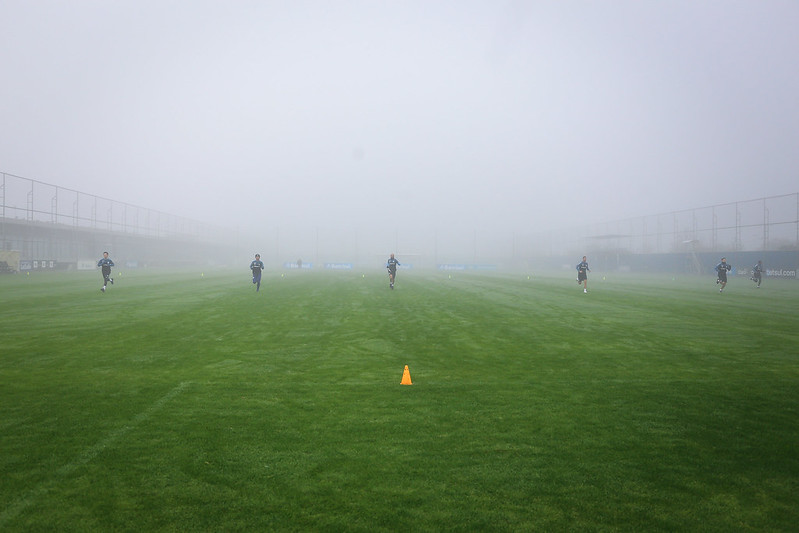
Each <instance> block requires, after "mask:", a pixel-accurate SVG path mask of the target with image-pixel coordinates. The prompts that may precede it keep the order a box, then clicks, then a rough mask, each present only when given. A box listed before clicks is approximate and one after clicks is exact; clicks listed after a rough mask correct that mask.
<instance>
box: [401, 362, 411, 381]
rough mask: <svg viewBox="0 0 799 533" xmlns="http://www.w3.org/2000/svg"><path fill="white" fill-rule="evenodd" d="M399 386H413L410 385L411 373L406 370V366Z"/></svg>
mask: <svg viewBox="0 0 799 533" xmlns="http://www.w3.org/2000/svg"><path fill="white" fill-rule="evenodd" d="M400 385H413V383H411V372H410V370H408V365H405V370H403V371H402V381H401V382H400Z"/></svg>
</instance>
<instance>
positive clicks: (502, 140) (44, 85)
mask: <svg viewBox="0 0 799 533" xmlns="http://www.w3.org/2000/svg"><path fill="white" fill-rule="evenodd" d="M797 27H799V4H797V3H796V2H793V1H770V2H767V3H761V2H728V1H715V0H709V1H701V2H696V1H689V0H684V1H680V0H678V1H673V2H627V1H610V2H589V1H568V2H543V1H542V2H538V1H530V2H527V1H518V2H488V1H465V2H421V1H408V2H371V1H345V2H322V1H300V2H261V1H241V0H233V1H224V2H223V1H205V2H194V1H188V0H185V1H173V2H163V1H137V2H91V1H81V0H77V1H71V2H60V1H55V0H44V1H37V2H28V1H23V0H10V1H6V2H3V3H2V4H0V66H2V73H3V74H2V78H3V82H2V83H0V116H2V121H1V122H2V127H0V171H2V172H6V173H9V174H13V175H16V176H23V177H26V178H30V179H33V180H39V181H41V182H44V183H48V184H53V185H56V186H60V187H63V188H65V189H70V190H74V191H81V192H84V193H87V194H92V195H97V196H99V197H102V198H107V199H112V200H115V201H118V202H123V203H126V204H129V205H131V206H141V207H143V208H146V209H151V210H155V211H158V212H163V213H168V214H172V215H175V216H176V217H186V218H187V219H191V220H197V221H200V222H202V223H207V224H209V225H211V226H214V227H223V228H229V229H230V231H229V233H227V237H226V238H229V239H231V240H233V241H235V242H236V243H237V245H238V246H239V248H240V249H241V250H242V251H247V252H248V253H249V252H254V251H260V252H261V253H263V254H265V256H268V257H269V258H270V259H272V258H275V257H277V258H278V259H279V260H281V261H284V260H295V259H297V258H300V257H307V258H311V259H313V258H316V259H318V260H329V261H337V260H341V261H371V260H372V259H371V258H374V260H375V261H382V260H383V259H384V256H387V254H388V253H390V252H391V251H396V252H398V253H400V254H405V255H406V256H414V255H415V254H420V255H426V256H433V257H435V258H441V259H442V260H452V261H473V262H479V261H483V260H490V259H491V258H493V257H514V256H517V255H518V250H517V249H518V247H520V246H522V245H523V246H531V245H532V243H534V241H535V237H534V236H535V235H537V234H540V233H549V232H553V231H561V230H566V229H568V228H570V227H575V226H580V225H584V224H595V223H602V222H606V221H613V220H619V219H625V218H631V217H639V216H646V215H651V214H655V213H664V212H670V211H677V210H682V209H690V208H698V207H705V206H711V205H714V204H723V203H727V202H736V201H740V200H747V199H752V198H761V197H767V196H773V195H784V194H789V193H795V192H797V175H798V173H797V170H798V169H799V150H797V149H796V147H795V141H796V139H797V138H799V105H797V99H796V95H797V94H799V54H797V53H796V51H797V50H799V32H797V31H796V28H797ZM11 196H12V192H11V191H10V190H9V191H6V197H5V200H6V201H7V203H9V204H10V202H11ZM21 201H22V202H24V201H25V200H21ZM62 203H63V202H62ZM67 209H70V208H67ZM74 209H75V210H76V211H77V209H79V207H75V208H74ZM131 209H132V208H131ZM100 215H101V216H111V215H107V213H106V212H101V213H100ZM113 216H119V215H118V213H117V212H115V213H114V215H113ZM142 218H144V215H142ZM142 223H143V222H142ZM295 256H296V257H295Z"/></svg>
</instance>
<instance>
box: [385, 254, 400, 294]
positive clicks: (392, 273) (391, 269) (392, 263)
mask: <svg viewBox="0 0 799 533" xmlns="http://www.w3.org/2000/svg"><path fill="white" fill-rule="evenodd" d="M399 264H400V262H399V261H397V259H396V258H395V257H394V254H391V257H389V258H388V261H386V270H388V286H389V287H391V288H392V289H393V288H394V280H395V279H396V278H397V267H398V266H399Z"/></svg>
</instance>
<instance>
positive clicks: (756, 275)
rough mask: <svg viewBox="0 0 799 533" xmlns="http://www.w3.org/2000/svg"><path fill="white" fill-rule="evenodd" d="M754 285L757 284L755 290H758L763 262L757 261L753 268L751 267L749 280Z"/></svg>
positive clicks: (761, 278) (761, 279)
mask: <svg viewBox="0 0 799 533" xmlns="http://www.w3.org/2000/svg"><path fill="white" fill-rule="evenodd" d="M749 279H751V280H752V281H754V282H755V283H757V288H758V289H759V288H760V282H761V281H763V261H758V262H757V264H756V265H755V266H753V267H752V277H751V278H749Z"/></svg>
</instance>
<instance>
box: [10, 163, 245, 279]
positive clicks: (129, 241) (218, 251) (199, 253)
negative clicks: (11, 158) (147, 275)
mask: <svg viewBox="0 0 799 533" xmlns="http://www.w3.org/2000/svg"><path fill="white" fill-rule="evenodd" d="M0 178H2V183H0V251H5V252H11V251H14V252H18V254H19V268H20V269H22V270H27V269H30V270H39V269H66V270H68V269H73V268H81V266H86V268H88V267H89V266H87V265H86V264H85V263H86V261H89V262H90V263H91V266H93V264H94V263H96V257H97V255H98V254H99V253H100V252H101V251H102V250H111V251H113V253H114V258H115V260H116V261H117V262H118V263H119V264H120V265H123V266H124V265H128V266H129V267H147V266H182V265H187V264H195V265H197V264H206V263H208V262H220V261H229V260H231V259H232V255H233V250H234V248H235V244H236V243H235V239H231V234H233V232H231V231H230V230H228V229H225V228H218V227H214V226H211V225H208V224H204V223H202V222H199V221H196V220H190V219H186V218H182V217H178V216H175V215H170V214H167V213H162V212H159V211H155V210H152V209H147V208H144V207H139V206H135V205H131V204H128V203H124V202H119V201H116V200H110V199H107V198H102V197H99V196H96V195H93V194H88V193H83V192H80V191H75V190H72V189H67V188H64V187H59V186H57V185H51V184H47V183H43V182H41V181H37V180H32V179H28V178H23V177H20V176H15V175H12V174H8V173H5V172H3V173H0Z"/></svg>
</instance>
